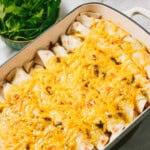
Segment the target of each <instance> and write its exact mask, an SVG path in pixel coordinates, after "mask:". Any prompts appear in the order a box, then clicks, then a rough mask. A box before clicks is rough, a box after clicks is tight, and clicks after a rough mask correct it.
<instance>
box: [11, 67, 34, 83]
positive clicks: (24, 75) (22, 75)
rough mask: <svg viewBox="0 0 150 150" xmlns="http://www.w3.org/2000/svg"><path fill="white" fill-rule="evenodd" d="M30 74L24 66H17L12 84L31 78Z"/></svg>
mask: <svg viewBox="0 0 150 150" xmlns="http://www.w3.org/2000/svg"><path fill="white" fill-rule="evenodd" d="M30 77H31V76H30V75H29V74H27V73H26V72H25V71H24V70H23V69H22V68H17V70H16V74H15V77H14V79H13V80H12V84H19V83H21V82H23V81H26V80H29V79H30Z"/></svg>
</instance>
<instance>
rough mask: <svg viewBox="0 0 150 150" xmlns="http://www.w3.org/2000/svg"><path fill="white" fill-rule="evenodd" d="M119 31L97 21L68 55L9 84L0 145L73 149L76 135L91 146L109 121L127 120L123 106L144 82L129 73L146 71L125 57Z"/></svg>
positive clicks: (122, 34) (37, 149)
mask: <svg viewBox="0 0 150 150" xmlns="http://www.w3.org/2000/svg"><path fill="white" fill-rule="evenodd" d="M125 36H128V33H127V32H126V31H124V30H122V29H120V28H119V27H118V26H116V25H115V24H113V23H111V21H108V20H101V21H100V22H99V23H98V24H94V25H93V26H92V28H91V31H90V33H89V34H88V36H87V37H86V38H85V40H84V42H83V43H82V45H81V46H80V47H78V48H76V49H75V50H74V51H73V52H72V53H71V54H69V56H68V57H63V58H61V57H58V56H54V57H53V58H52V59H51V60H49V62H48V63H47V65H46V69H44V70H32V72H31V73H30V75H31V78H30V79H29V80H27V81H24V82H21V83H20V84H16V85H12V88H11V89H10V91H9V92H8V93H7V99H6V101H5V102H0V110H1V113H0V149H7V150H9V149H17V150H25V149H26V150H28V149H35V150H41V149H42V150H61V149H68V150H69V149H70V150H73V149H76V147H77V145H78V143H77V139H78V137H80V136H81V135H82V137H83V139H85V140H87V141H88V142H89V143H91V144H93V145H96V143H97V141H98V140H99V137H100V136H101V135H103V134H104V133H105V132H107V130H108V123H109V121H110V120H113V122H114V123H118V122H120V121H121V122H123V123H124V124H125V125H128V124H129V123H130V122H131V121H132V120H133V118H131V117H130V116H129V113H130V112H127V111H125V109H124V106H125V105H127V106H128V107H130V108H131V109H133V110H135V109H136V106H135V104H136V101H135V99H136V96H137V95H139V94H142V90H143V87H144V84H143V83H142V82H141V81H139V80H136V79H135V78H134V76H135V75H136V74H141V75H142V76H143V77H145V76H146V74H145V72H144V70H143V69H142V68H139V67H138V65H137V64H136V63H134V62H133V61H132V60H131V57H130V52H131V51H132V47H131V46H130V44H129V43H124V42H123V38H124V37H125ZM127 44H129V46H128V45H127ZM121 47H124V49H125V50H124V49H122V48H121ZM143 51H144V53H145V47H144V48H143ZM122 56H126V60H125V61H121V59H119V58H121V57H122ZM131 68H132V69H131ZM137 84H138V85H139V84H140V87H138V86H137ZM135 116H136V114H135Z"/></svg>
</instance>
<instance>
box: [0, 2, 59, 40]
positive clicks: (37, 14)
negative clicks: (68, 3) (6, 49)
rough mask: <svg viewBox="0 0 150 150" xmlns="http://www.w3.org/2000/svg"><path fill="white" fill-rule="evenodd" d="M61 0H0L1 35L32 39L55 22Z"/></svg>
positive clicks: (17, 38)
mask: <svg viewBox="0 0 150 150" xmlns="http://www.w3.org/2000/svg"><path fill="white" fill-rule="evenodd" d="M60 2H61V0H32V1H31V0H11V1H10V0H0V35H2V36H4V37H6V38H9V39H11V40H16V41H20V40H21V41H27V40H32V39H34V38H35V37H37V36H38V35H40V34H41V33H42V32H43V31H44V30H45V29H47V28H48V27H49V26H50V25H52V24H53V23H55V21H56V19H57V17H58V13H59V6H60Z"/></svg>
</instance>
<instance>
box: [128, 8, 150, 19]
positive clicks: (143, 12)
mask: <svg viewBox="0 0 150 150" xmlns="http://www.w3.org/2000/svg"><path fill="white" fill-rule="evenodd" d="M125 14H126V15H127V16H129V17H132V16H134V15H137V14H140V15H142V16H145V17H147V18H148V19H150V11H149V10H146V9H145V8H142V7H134V8H132V9H130V10H128V11H126V12H125Z"/></svg>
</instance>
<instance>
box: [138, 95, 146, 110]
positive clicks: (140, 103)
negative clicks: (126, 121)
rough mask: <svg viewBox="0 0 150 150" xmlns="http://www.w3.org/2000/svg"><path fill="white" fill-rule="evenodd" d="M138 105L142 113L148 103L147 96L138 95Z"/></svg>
mask: <svg viewBox="0 0 150 150" xmlns="http://www.w3.org/2000/svg"><path fill="white" fill-rule="evenodd" d="M136 102H137V103H136V106H137V110H138V112H139V113H141V112H142V111H143V110H144V107H145V105H146V103H147V102H148V100H147V99H146V97H145V96H143V95H138V96H137V97H136Z"/></svg>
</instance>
